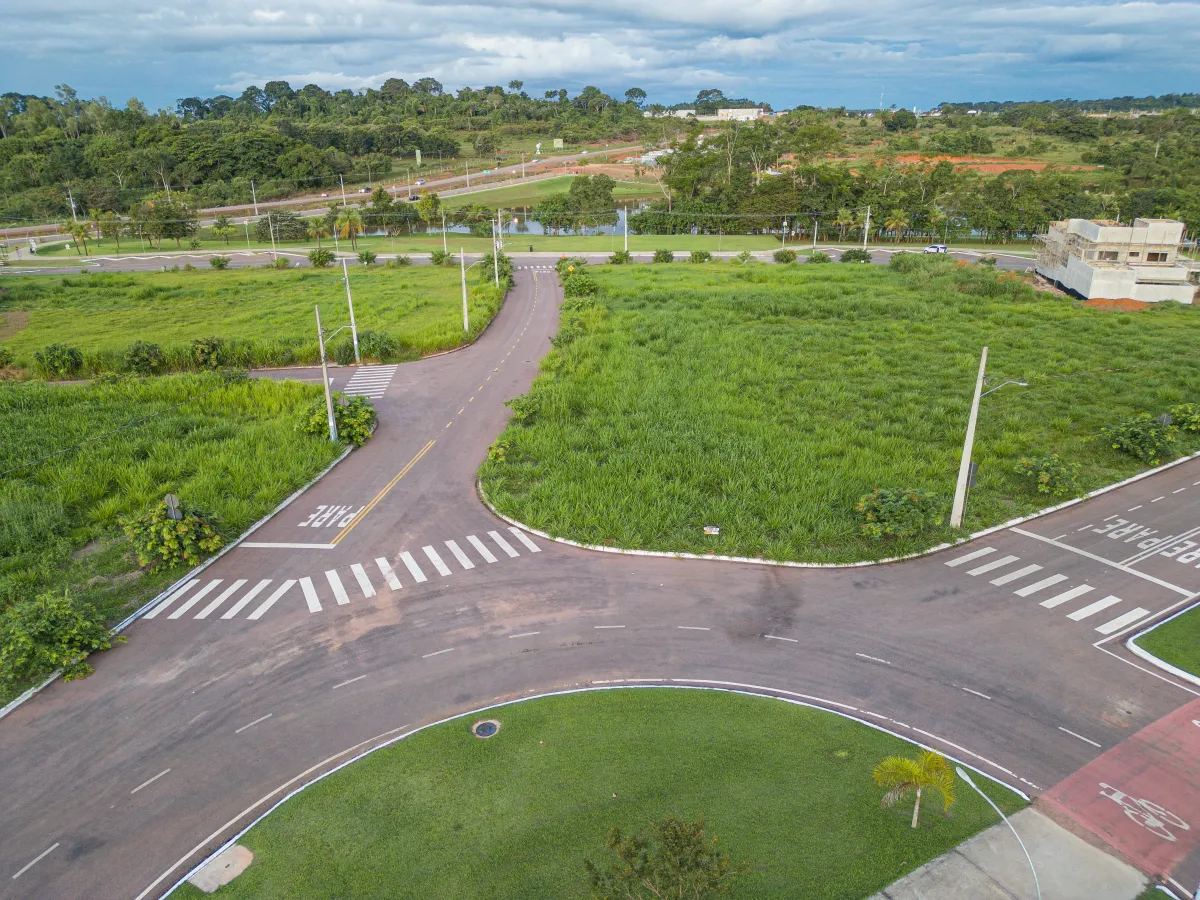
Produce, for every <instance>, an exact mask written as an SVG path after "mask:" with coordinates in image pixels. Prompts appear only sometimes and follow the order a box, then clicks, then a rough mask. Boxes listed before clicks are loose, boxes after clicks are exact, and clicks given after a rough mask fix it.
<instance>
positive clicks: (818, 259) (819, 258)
mask: <svg viewBox="0 0 1200 900" xmlns="http://www.w3.org/2000/svg"><path fill="white" fill-rule="evenodd" d="M808 261H809V262H810V263H828V262H833V257H832V256H830V255H829V254H828V253H825V252H823V251H821V250H814V251H813V252H812V253H810V254H808Z"/></svg>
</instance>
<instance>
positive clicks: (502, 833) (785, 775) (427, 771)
mask: <svg viewBox="0 0 1200 900" xmlns="http://www.w3.org/2000/svg"><path fill="white" fill-rule="evenodd" d="M479 718H494V719H496V720H498V721H499V722H500V730H499V732H498V733H497V734H496V735H495V736H494V737H491V738H489V739H487V740H480V739H479V738H476V737H474V736H472V734H471V732H470V726H471V724H472V722H473V721H474V720H470V719H460V720H457V721H453V722H449V723H446V724H444V725H439V726H436V727H434V728H430V729H428V730H426V731H423V732H421V733H419V734H416V735H413V736H412V737H409V738H406V739H405V740H404V741H403V742H401V743H400V744H397V745H396V746H394V747H391V748H388V749H386V750H381V751H379V752H377V753H374V754H372V755H371V756H369V757H367V758H366V759H365V760H362V761H360V762H358V763H355V764H354V765H353V766H350V767H348V768H347V769H344V770H343V771H341V772H338V773H337V774H336V775H333V776H331V777H330V778H327V779H325V780H324V781H322V782H320V783H319V784H317V785H315V786H314V787H311V788H309V789H308V790H307V791H305V792H304V793H302V794H300V795H299V796H297V797H295V798H293V799H291V800H289V801H288V802H287V803H285V804H284V805H283V806H282V807H280V808H279V809H277V810H276V811H275V812H273V813H272V814H271V815H270V816H269V817H268V818H267V819H265V820H264V821H263V822H262V823H260V824H259V825H257V826H255V827H254V828H253V829H251V830H250V832H249V833H247V834H246V835H245V836H244V837H243V838H241V839H239V843H241V844H243V845H245V846H247V847H249V848H250V849H251V850H252V851H253V852H254V862H253V863H252V864H251V865H250V867H249V868H248V869H247V870H246V871H245V872H244V873H243V874H241V875H240V876H238V877H237V878H236V879H235V880H234V881H233V882H231V883H230V884H229V885H227V886H225V887H223V888H221V889H219V890H218V891H217V893H216V894H215V896H216V897H218V898H225V897H229V898H238V897H246V898H251V897H253V898H255V900H272V898H280V900H282V898H287V900H303V898H313V900H316V898H322V900H324V898H329V897H354V898H358V900H367V898H381V900H382V898H389V900H390V898H394V897H414V898H415V897H446V898H449V897H453V898H456V900H476V898H493V897H497V898H500V897H503V898H510V897H530V898H532V897H537V898H574V897H580V898H582V897H588V896H590V895H591V892H590V890H589V886H588V880H587V876H586V873H585V870H584V860H586V859H590V860H592V861H593V862H594V863H597V864H599V865H601V866H602V867H604V868H607V866H608V863H609V861H610V860H611V859H612V856H611V854H609V853H608V852H607V851H606V850H605V847H604V842H605V838H606V837H607V835H608V832H609V830H610V829H611V828H613V827H618V828H620V829H621V830H622V832H624V833H629V832H630V831H641V832H642V833H643V834H645V833H646V831H647V826H648V825H649V824H650V823H651V822H653V821H662V819H663V817H664V816H665V815H667V814H673V815H676V816H678V817H680V818H683V819H685V820H689V821H694V820H697V819H703V820H704V821H705V823H706V835H708V836H714V835H715V836H716V837H717V839H718V847H719V849H721V850H723V851H725V852H727V853H728V854H729V855H730V857H731V858H732V860H733V861H734V862H735V863H743V862H744V863H747V864H748V865H749V872H748V873H747V874H745V875H744V876H742V877H741V878H740V879H739V880H738V881H736V882H735V884H734V886H733V890H732V891H731V892H730V894H729V896H730V897H733V898H741V900H750V898H768V897H769V898H778V897H797V898H800V897H802V898H804V900H845V898H860V897H866V896H869V895H870V894H872V893H874V892H875V891H877V890H879V889H881V888H884V887H886V886H887V885H888V884H890V883H891V882H892V881H894V880H895V879H897V878H899V877H900V876H902V875H904V874H905V873H907V872H909V871H911V870H912V869H915V868H917V867H919V866H920V865H922V864H923V863H924V862H926V861H927V860H929V859H932V858H933V857H935V856H938V855H939V854H941V853H943V852H944V851H946V850H949V849H950V848H951V847H953V846H955V845H956V844H958V843H959V842H960V841H963V840H965V839H966V838H968V837H970V836H971V835H973V834H975V833H976V832H978V831H980V830H982V829H983V828H985V827H987V826H989V825H992V824H994V823H995V822H996V821H997V820H996V816H995V813H993V812H992V811H991V810H990V809H989V808H988V807H987V805H986V804H985V803H984V801H983V799H982V798H980V797H979V795H977V794H976V793H975V792H974V791H972V790H971V789H970V788H969V787H967V786H966V785H964V784H962V783H961V782H959V783H958V784H957V785H956V787H957V796H958V801H957V803H956V804H955V805H954V806H953V807H952V808H951V815H950V816H949V817H945V816H943V814H942V805H941V802H940V799H938V798H937V795H936V794H934V793H933V792H932V791H929V790H927V791H926V792H925V795H924V798H923V802H922V805H921V810H922V814H921V824H920V827H918V828H917V829H915V830H914V829H912V828H910V827H909V820H910V819H911V818H912V804H911V801H910V802H906V803H903V804H901V805H899V806H897V807H893V808H890V809H881V808H880V798H881V797H882V796H883V793H884V792H883V789H882V788H879V787H877V786H876V785H875V783H874V782H873V781H872V778H871V772H872V769H873V768H874V766H875V765H876V764H877V763H878V762H879V761H880V760H882V759H884V758H885V757H887V756H890V755H903V756H915V755H916V750H917V748H916V747H914V746H913V745H911V744H908V743H906V742H905V741H902V740H899V739H898V738H894V737H892V736H890V735H887V734H884V733H882V732H878V731H875V730H873V729H871V728H868V727H866V726H864V725H860V724H858V723H857V722H851V721H848V720H846V719H842V718H840V717H838V716H834V715H832V714H831V713H827V712H823V711H820V710H814V709H806V708H801V707H796V706H792V705H790V704H786V703H783V702H781V701H778V700H770V699H766V698H750V697H742V696H736V695H729V694H719V693H714V692H709V691H681V690H674V691H672V690H665V689H657V690H656V689H649V690H618V691H601V692H596V693H588V694H577V695H573V696H567V697H551V698H548V699H543V700H535V701H529V702H525V703H518V704H514V705H511V706H504V707H501V708H499V709H495V710H490V711H489V712H488V713H487V715H486V716H480V717H479ZM977 783H980V784H981V785H982V786H983V787H984V789H985V790H986V791H987V792H988V794H989V795H990V796H991V797H993V798H994V799H995V800H996V801H997V802H998V803H999V804H1000V805H1001V807H1002V808H1005V809H1006V810H1007V811H1009V812H1012V811H1014V810H1015V809H1017V808H1019V807H1020V806H1022V805H1023V802H1022V801H1021V799H1020V798H1019V797H1018V796H1017V795H1015V794H1013V793H1011V792H1010V791H1007V790H1005V789H1004V788H1001V787H999V786H997V785H995V784H992V783H991V782H989V781H987V780H986V779H983V778H978V779H977ZM177 896H181V897H187V898H201V897H203V896H205V895H204V894H202V893H201V892H200V891H199V890H197V889H196V888H194V887H192V886H191V885H184V887H183V888H182V889H181V890H180V891H179V892H178V894H177Z"/></svg>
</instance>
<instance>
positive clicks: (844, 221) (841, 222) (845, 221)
mask: <svg viewBox="0 0 1200 900" xmlns="http://www.w3.org/2000/svg"><path fill="white" fill-rule="evenodd" d="M833 224H834V225H836V226H837V227H838V231H839V232H840V236H839V238H838V240H840V241H844V240H846V229H847V228H849V227H850V226H851V225H853V224H854V213H852V212H850V210H848V209H839V210H838V211H837V217H836V218H835V219H834V220H833Z"/></svg>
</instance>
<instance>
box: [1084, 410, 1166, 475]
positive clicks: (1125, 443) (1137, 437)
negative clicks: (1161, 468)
mask: <svg viewBox="0 0 1200 900" xmlns="http://www.w3.org/2000/svg"><path fill="white" fill-rule="evenodd" d="M1177 433H1178V429H1176V428H1175V426H1174V425H1164V424H1163V423H1162V422H1160V421H1158V419H1156V418H1154V416H1152V415H1150V413H1140V414H1138V415H1136V416H1133V417H1132V418H1129V419H1126V420H1125V421H1124V422H1118V423H1117V424H1116V425H1105V426H1103V427H1102V428H1101V429H1100V434H1101V435H1103V436H1104V439H1105V440H1106V441H1108V443H1109V445H1110V446H1111V447H1112V448H1113V449H1114V450H1120V451H1121V452H1123V453H1128V454H1130V455H1131V456H1136V457H1137V458H1138V459H1140V460H1144V461H1145V462H1148V463H1150V465H1152V466H1157V465H1158V464H1159V463H1160V462H1162V459H1163V457H1164V456H1166V455H1168V454H1169V453H1171V452H1172V450H1173V449H1174V447H1175V439H1176V435H1177Z"/></svg>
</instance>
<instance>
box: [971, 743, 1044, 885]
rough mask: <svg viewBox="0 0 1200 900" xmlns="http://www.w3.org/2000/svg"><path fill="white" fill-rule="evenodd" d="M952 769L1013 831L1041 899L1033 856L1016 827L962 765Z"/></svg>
mask: <svg viewBox="0 0 1200 900" xmlns="http://www.w3.org/2000/svg"><path fill="white" fill-rule="evenodd" d="M954 771H955V772H957V773H958V777H959V778H961V779H962V780H963V781H965V782H966V783H967V784H969V785H970V786H971V787H973V788H974V789H975V792H976V793H977V794H979V796H980V797H982V798H983V799H984V800H986V801H987V804H988V806H990V807H991V808H992V809H994V810H995V811H996V815H998V816H999V817H1000V818H1001V819H1003V820H1004V824H1005V825H1007V826H1008V830H1009V831H1011V832H1012V833H1013V837H1015V838H1016V839H1017V843H1018V844H1020V845H1021V852H1023V853H1024V854H1025V859H1027V860H1028V861H1029V871H1030V872H1032V873H1033V889H1034V890H1035V891H1037V900H1042V885H1041V884H1040V883H1039V882H1038V877H1037V869H1035V868H1034V867H1033V857H1032V856H1030V855H1029V851H1028V850H1027V849H1025V842H1024V841H1023V840H1021V836H1020V835H1019V834H1017V829H1015V828H1013V824H1012V822H1010V821H1008V816H1006V815H1004V813H1003V812H1001V811H1000V807H998V806H997V805H996V804H995V803H993V802H992V798H991V797H989V796H988V795H987V794H985V793H984V792H983V791H981V790H980V789H979V785H977V784H976V783H975V782H974V781H972V780H971V776H970V775H968V774H967V772H966V770H965V769H963V767H962V766H955V767H954Z"/></svg>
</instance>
